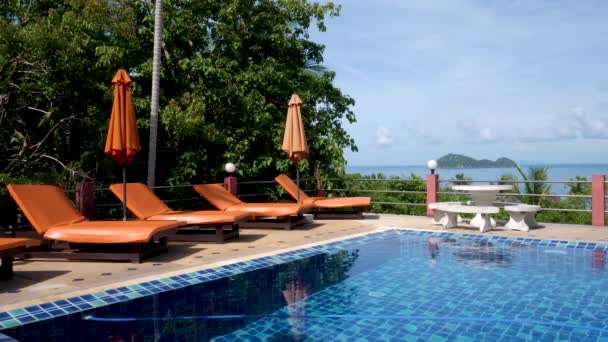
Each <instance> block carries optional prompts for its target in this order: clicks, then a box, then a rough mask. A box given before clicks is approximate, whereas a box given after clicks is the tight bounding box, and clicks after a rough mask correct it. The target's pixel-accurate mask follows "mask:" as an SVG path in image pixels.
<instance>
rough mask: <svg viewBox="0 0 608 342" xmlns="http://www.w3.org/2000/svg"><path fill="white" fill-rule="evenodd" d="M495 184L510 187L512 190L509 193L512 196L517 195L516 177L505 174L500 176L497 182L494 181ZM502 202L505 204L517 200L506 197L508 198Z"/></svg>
mask: <svg viewBox="0 0 608 342" xmlns="http://www.w3.org/2000/svg"><path fill="white" fill-rule="evenodd" d="M496 183H497V184H498V185H511V186H512V187H513V189H512V190H511V191H509V192H510V193H513V194H519V193H520V191H519V183H517V176H515V175H514V174H512V173H505V174H502V175H501V176H500V178H498V180H497V181H496ZM503 200H504V201H506V202H516V201H517V198H514V197H512V196H508V197H503Z"/></svg>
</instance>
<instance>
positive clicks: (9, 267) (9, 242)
mask: <svg viewBox="0 0 608 342" xmlns="http://www.w3.org/2000/svg"><path fill="white" fill-rule="evenodd" d="M36 246H40V241H38V240H35V239H20V238H0V258H2V265H0V280H8V279H11V278H12V277H13V260H14V257H15V256H16V255H20V254H23V253H24V252H25V250H26V249H27V248H28V247H36Z"/></svg>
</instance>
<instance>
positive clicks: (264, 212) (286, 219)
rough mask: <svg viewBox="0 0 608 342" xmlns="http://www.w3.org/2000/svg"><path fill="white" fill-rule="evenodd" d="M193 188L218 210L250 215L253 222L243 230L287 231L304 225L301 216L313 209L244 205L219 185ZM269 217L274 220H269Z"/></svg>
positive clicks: (291, 204) (309, 207) (264, 204)
mask: <svg viewBox="0 0 608 342" xmlns="http://www.w3.org/2000/svg"><path fill="white" fill-rule="evenodd" d="M193 188H194V190H195V191H196V192H198V193H199V194H200V195H201V196H203V197H204V198H205V199H206V200H207V201H208V202H209V203H211V204H212V205H213V206H215V207H216V208H218V209H219V210H224V211H246V212H249V213H251V214H252V215H253V216H254V217H255V220H254V221H248V222H244V223H243V224H242V225H241V227H243V228H269V227H281V228H284V229H288V230H289V229H291V228H293V227H295V226H297V225H300V224H302V223H305V220H304V219H303V216H302V215H303V214H305V213H307V212H309V211H310V210H311V209H312V207H313V206H312V204H299V205H298V204H296V203H245V202H243V201H241V200H240V199H239V198H238V197H236V196H234V195H233V194H231V193H230V192H228V190H226V189H225V188H224V187H223V186H222V185H220V184H198V185H194V186H193ZM271 217H273V218H274V219H269V218H271Z"/></svg>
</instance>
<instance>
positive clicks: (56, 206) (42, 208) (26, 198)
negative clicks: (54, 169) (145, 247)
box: [7, 184, 185, 243]
mask: <svg viewBox="0 0 608 342" xmlns="http://www.w3.org/2000/svg"><path fill="white" fill-rule="evenodd" d="M7 188H8V191H9V193H10V194H11V196H12V197H13V199H14V200H15V202H17V205H19V207H20V208H21V210H22V211H23V213H24V214H25V216H26V217H27V219H28V220H29V221H30V223H31V224H32V225H33V226H34V228H35V229H36V231H37V232H38V233H39V234H40V235H43V236H44V238H45V239H49V240H60V241H65V242H73V243H143V242H148V241H150V240H151V239H152V238H153V237H154V236H155V235H156V234H158V233H161V232H168V231H172V230H175V229H176V228H177V227H178V226H180V225H184V224H185V223H184V222H181V221H171V222H169V221H86V220H85V219H84V217H82V216H81V215H80V213H79V212H78V210H76V208H74V206H73V205H72V202H71V201H70V199H69V198H68V197H67V196H66V195H65V193H64V192H63V190H61V189H60V188H58V187H56V186H51V185H23V184H20V185H16V184H9V185H8V186H7ZM80 218H82V219H80Z"/></svg>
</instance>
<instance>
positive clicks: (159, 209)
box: [110, 183, 253, 243]
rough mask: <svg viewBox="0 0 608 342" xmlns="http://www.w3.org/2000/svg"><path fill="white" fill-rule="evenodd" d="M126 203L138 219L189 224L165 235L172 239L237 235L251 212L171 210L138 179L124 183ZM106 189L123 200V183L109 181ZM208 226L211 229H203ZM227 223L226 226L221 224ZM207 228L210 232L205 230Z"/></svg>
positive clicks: (217, 238)
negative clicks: (240, 226) (136, 181)
mask: <svg viewBox="0 0 608 342" xmlns="http://www.w3.org/2000/svg"><path fill="white" fill-rule="evenodd" d="M126 186H127V207H128V208H129V210H131V212H133V214H135V216H137V218H138V219H140V220H168V221H176V220H177V221H183V222H186V225H187V226H194V227H190V228H185V227H183V228H180V229H179V230H177V232H176V234H175V235H173V236H170V237H169V240H175V241H212V242H217V243H222V242H224V240H228V239H232V238H237V237H238V236H239V224H240V223H241V222H243V221H247V220H249V219H251V218H252V217H253V216H252V215H251V214H250V213H248V212H243V211H220V210H198V211H174V210H172V209H171V208H169V207H168V206H167V205H166V204H165V203H164V202H163V201H161V200H160V198H158V197H157V196H156V195H155V194H154V193H153V192H152V191H150V189H149V188H148V187H147V186H146V185H145V184H142V183H127V185H126ZM110 190H111V191H112V192H113V193H114V195H116V197H118V198H119V199H120V200H121V201H122V200H123V196H122V195H123V192H122V191H123V184H112V185H110ZM205 226H207V227H212V228H214V230H209V229H203V227H205ZM226 227H229V228H230V230H226V229H225V228H226ZM209 232H211V233H213V234H212V235H211V234H208V233H209Z"/></svg>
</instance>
